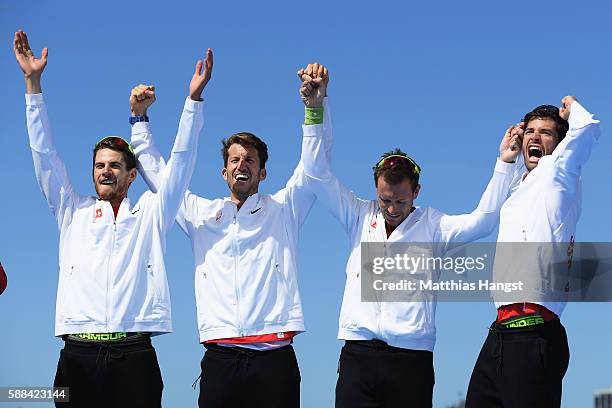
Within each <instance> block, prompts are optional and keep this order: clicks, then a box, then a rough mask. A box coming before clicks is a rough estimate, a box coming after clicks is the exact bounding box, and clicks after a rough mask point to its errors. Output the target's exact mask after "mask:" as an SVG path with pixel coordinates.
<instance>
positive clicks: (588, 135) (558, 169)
mask: <svg viewBox="0 0 612 408" xmlns="http://www.w3.org/2000/svg"><path fill="white" fill-rule="evenodd" d="M568 122H569V130H568V132H567V134H566V136H565V138H564V139H563V140H562V141H561V142H560V143H559V144H558V145H557V147H556V148H555V150H553V152H552V154H551V159H552V160H553V165H552V172H553V174H552V187H553V190H552V191H551V193H550V194H547V195H546V196H545V203H546V212H547V215H548V220H549V223H550V225H551V226H552V227H553V228H557V227H558V226H559V225H560V224H561V223H563V222H564V220H565V215H567V214H568V213H569V211H570V209H571V207H572V206H573V203H574V202H575V199H576V196H577V195H580V177H581V173H582V166H583V165H584V164H585V163H586V162H587V160H588V158H589V156H590V155H591V150H592V149H593V147H594V146H595V144H596V142H597V140H598V139H599V135H600V129H599V121H598V120H596V119H593V115H591V114H590V113H589V112H588V111H587V110H586V109H585V108H584V107H583V106H582V105H580V103H578V102H577V101H574V102H573V103H572V109H571V111H570V116H569V120H568Z"/></svg>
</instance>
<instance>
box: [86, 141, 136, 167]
mask: <svg viewBox="0 0 612 408" xmlns="http://www.w3.org/2000/svg"><path fill="white" fill-rule="evenodd" d="M100 149H111V150H114V151H116V152H120V153H121V155H122V156H123V161H125V166H126V167H127V169H128V170H131V169H134V168H136V156H135V155H134V150H133V149H132V146H130V144H129V143H128V142H126V141H125V140H123V139H122V138H120V137H117V136H109V137H105V138H104V139H102V140H100V141H99V142H98V143H96V145H95V146H94V149H93V164H94V166H95V164H96V153H98V150H100Z"/></svg>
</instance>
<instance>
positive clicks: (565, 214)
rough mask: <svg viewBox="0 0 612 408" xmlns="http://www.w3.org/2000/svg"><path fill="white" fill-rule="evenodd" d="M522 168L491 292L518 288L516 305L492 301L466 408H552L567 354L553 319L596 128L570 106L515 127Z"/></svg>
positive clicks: (537, 113) (564, 286)
mask: <svg viewBox="0 0 612 408" xmlns="http://www.w3.org/2000/svg"><path fill="white" fill-rule="evenodd" d="M522 125H523V127H524V137H523V143H522V155H523V160H524V164H525V168H524V169H523V172H522V174H521V177H520V178H519V179H518V182H517V183H516V184H515V185H513V186H512V187H511V195H510V197H509V198H508V200H507V201H506V202H505V203H504V205H503V206H502V209H501V213H500V225H499V235H498V239H497V241H498V244H497V249H496V254H495V263H494V265H493V279H494V281H496V282H502V283H503V282H511V281H519V280H520V281H521V282H523V283H524V284H525V289H524V290H523V291H521V293H520V296H518V299H517V298H516V297H515V298H508V297H507V296H504V294H503V293H499V292H493V298H494V300H495V306H496V307H497V318H496V320H495V321H494V322H493V324H492V325H491V328H490V329H489V333H488V336H487V338H486V340H485V343H484V345H483V346H482V350H481V351H480V354H479V356H478V360H477V361H476V364H475V366H474V370H473V372H472V377H471V379H470V384H469V388H468V392H467V397H466V407H471V408H480V407H499V408H508V407H520V408H523V407H538V408H548V407H551V408H552V407H559V406H560V405H561V389H562V380H563V377H564V375H565V372H566V370H567V366H568V363H569V348H568V343H567V336H566V333H565V328H564V327H563V325H562V324H561V321H560V319H559V318H560V316H561V313H562V312H563V310H564V309H565V305H566V300H567V296H568V292H569V291H570V290H573V288H571V287H570V280H571V276H572V272H573V269H572V254H573V248H574V241H575V234H576V223H577V222H578V219H579V217H580V211H581V201H582V197H581V195H582V193H581V171H582V166H583V165H584V164H585V163H586V161H587V159H588V157H589V155H590V152H591V150H592V148H593V146H594V144H595V142H596V141H597V139H598V138H599V121H598V120H595V119H593V115H591V114H590V113H589V112H587V110H586V109H585V108H584V107H583V106H582V105H581V104H580V103H578V101H577V100H576V98H575V97H573V96H566V97H564V98H563V99H562V101H561V109H559V108H557V107H556V106H551V105H542V106H538V107H537V108H535V109H534V110H533V111H531V112H529V113H527V114H526V115H525V118H524V119H523V123H522Z"/></svg>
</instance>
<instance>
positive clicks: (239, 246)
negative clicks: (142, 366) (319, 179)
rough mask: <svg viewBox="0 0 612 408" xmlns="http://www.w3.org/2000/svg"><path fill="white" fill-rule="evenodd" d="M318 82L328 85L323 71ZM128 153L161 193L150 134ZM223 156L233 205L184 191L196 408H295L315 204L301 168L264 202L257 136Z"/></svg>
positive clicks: (230, 141) (234, 141)
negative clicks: (301, 237) (307, 235)
mask: <svg viewBox="0 0 612 408" xmlns="http://www.w3.org/2000/svg"><path fill="white" fill-rule="evenodd" d="M325 71H326V70H325ZM322 75H325V80H326V81H327V79H328V77H327V73H326V72H324V71H323V69H322ZM132 143H133V144H134V148H135V151H136V156H137V158H138V161H139V171H140V173H141V174H142V176H143V177H144V179H145V180H146V181H147V184H148V185H149V187H150V188H151V190H153V191H155V190H156V189H157V188H158V187H159V180H158V177H159V174H160V172H163V169H164V167H165V164H164V160H163V158H162V156H161V154H160V153H159V151H158V149H157V147H156V146H155V144H154V142H153V139H152V137H151V135H150V134H145V133H142V134H134V135H132ZM222 146H223V148H222V150H221V155H222V158H223V169H222V171H221V175H222V176H223V178H224V180H225V181H226V183H227V185H228V188H229V192H230V196H229V197H226V198H222V199H213V200H211V199H206V198H203V197H199V196H197V195H195V194H192V193H191V192H189V191H188V192H187V193H186V194H185V197H184V200H183V202H182V204H181V208H180V210H179V213H178V216H177V223H178V224H179V225H180V226H181V228H182V229H183V231H184V232H185V233H186V234H187V235H188V236H189V238H190V240H191V243H192V249H193V254H194V258H195V264H196V265H195V292H196V304H197V316H198V329H199V334H200V342H201V343H202V344H203V345H204V347H205V348H206V352H205V354H204V357H203V359H202V362H201V368H202V372H201V380H200V395H199V398H198V404H199V406H200V407H205V408H219V407H229V408H233V407H240V406H249V407H262V408H263V407H298V406H299V404H300V372H299V368H298V364H297V360H296V357H295V353H294V351H293V347H292V345H291V344H292V342H293V337H294V336H296V335H297V334H299V333H301V332H303V331H304V330H305V328H304V319H303V316H302V305H301V299H300V294H299V290H298V282H297V248H298V233H299V230H300V227H301V226H302V223H303V222H304V220H305V218H306V216H307V215H308V212H309V211H310V208H311V207H312V205H313V203H314V200H315V197H314V195H313V194H312V193H311V192H310V191H309V190H308V189H307V188H306V187H305V185H304V182H305V178H304V174H303V167H302V164H301V161H300V163H298V165H297V168H296V169H295V172H294V173H293V176H292V177H291V178H290V179H289V181H288V182H287V184H286V186H285V187H284V188H283V189H281V190H280V191H278V192H276V193H274V194H260V193H259V184H260V182H261V181H263V180H264V179H265V178H266V167H265V165H266V161H267V160H268V151H267V146H266V144H265V143H264V142H263V141H262V140H261V139H259V138H258V137H257V136H255V135H253V134H252V133H248V132H240V133H236V134H234V135H232V136H230V137H229V138H227V139H226V140H224V141H222ZM325 154H326V155H328V154H329V152H328V151H327V152H325Z"/></svg>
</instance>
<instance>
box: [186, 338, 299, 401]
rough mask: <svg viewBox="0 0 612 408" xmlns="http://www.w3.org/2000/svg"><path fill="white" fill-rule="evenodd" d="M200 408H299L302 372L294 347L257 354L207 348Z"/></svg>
mask: <svg viewBox="0 0 612 408" xmlns="http://www.w3.org/2000/svg"><path fill="white" fill-rule="evenodd" d="M206 349H207V350H206V353H204V358H203V359H202V363H201V366H202V377H201V379H200V396H199V398H198V406H199V407H200V408H202V407H204V408H237V407H249V408H297V407H299V406H300V381H301V377H300V370H299V368H298V364H297V359H296V357H295V352H294V351H293V347H292V346H290V345H289V346H285V347H281V348H279V349H275V350H268V351H255V350H250V349H247V348H241V347H224V346H218V345H215V344H210V345H208V344H207V345H206Z"/></svg>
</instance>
